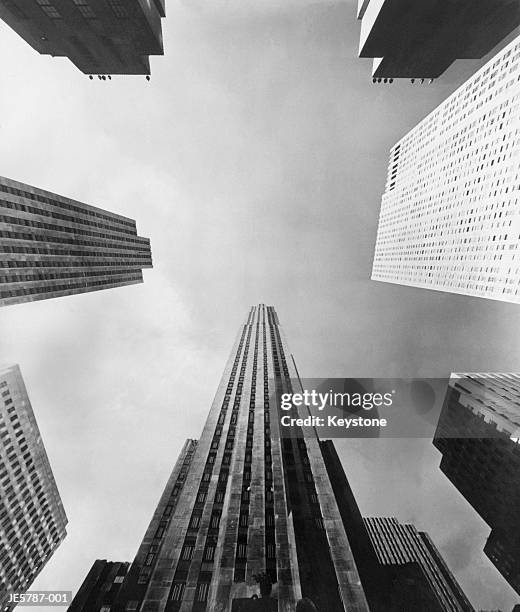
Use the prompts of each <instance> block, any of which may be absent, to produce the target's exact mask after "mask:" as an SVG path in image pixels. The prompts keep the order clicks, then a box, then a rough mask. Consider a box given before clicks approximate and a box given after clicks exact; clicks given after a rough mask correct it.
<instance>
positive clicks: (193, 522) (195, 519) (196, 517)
mask: <svg viewBox="0 0 520 612" xmlns="http://www.w3.org/2000/svg"><path fill="white" fill-rule="evenodd" d="M199 525H200V514H193V515H192V517H191V519H190V529H198V527H199Z"/></svg>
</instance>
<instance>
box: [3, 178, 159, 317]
mask: <svg viewBox="0 0 520 612" xmlns="http://www.w3.org/2000/svg"><path fill="white" fill-rule="evenodd" d="M151 267H152V256H151V251H150V241H149V240H148V238H141V237H140V236H138V235H137V230H136V224H135V221H133V220H132V219H127V218H126V217H122V216H121V215H116V214H114V213H110V212H107V211H105V210H101V209H100V208H95V207H93V206H89V205H87V204H82V203H81V202H76V201H75V200H71V199H69V198H65V197H63V196H59V195H56V194H54V193H50V192H48V191H43V190H42V189H37V188H36V187H31V186H29V185H25V184H24V183H19V182H17V181H12V180H10V179H6V178H3V177H0V306H8V305H10V304H19V303H22V302H33V301H35V300H43V299H47V298H53V297H60V296H65V295H72V294H76V293H85V292H87V291H97V290H100V289H110V288H112V287H121V286H123V285H131V284H135V283H142V282H143V274H142V268H151Z"/></svg>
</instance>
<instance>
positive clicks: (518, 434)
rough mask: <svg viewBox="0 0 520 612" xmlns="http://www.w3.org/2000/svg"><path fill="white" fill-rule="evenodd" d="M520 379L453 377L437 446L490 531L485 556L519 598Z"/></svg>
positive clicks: (449, 473) (446, 468) (509, 376)
mask: <svg viewBox="0 0 520 612" xmlns="http://www.w3.org/2000/svg"><path fill="white" fill-rule="evenodd" d="M519 442H520V375H519V374H454V375H452V377H451V379H450V383H449V385H448V390H447V393H446V397H445V400H444V405H443V408H442V412H441V416H440V418H439V423H438V425H437V430H436V432H435V438H434V441H433V444H434V445H435V447H436V448H437V449H439V450H440V452H441V453H442V460H441V464H440V468H441V470H442V472H443V473H444V474H445V475H446V476H447V477H448V478H449V479H450V481H451V482H452V483H453V484H454V485H455V487H456V488H457V489H458V490H459V492H460V493H461V494H462V495H463V496H464V497H465V499H466V500H467V501H468V502H469V503H470V504H471V505H472V506H473V508H474V509H475V510H476V511H477V512H478V514H479V515H480V516H481V517H482V519H483V520H484V521H485V522H486V523H487V524H488V525H489V527H490V528H491V533H490V535H489V538H488V540H487V542H486V545H485V547H484V552H485V553H486V555H487V556H488V557H489V559H491V561H492V562H493V564H494V565H495V566H496V568H497V569H498V570H499V572H500V573H501V574H502V575H503V576H504V578H505V579H506V580H507V582H508V583H509V584H510V585H511V587H512V588H513V589H514V590H515V591H516V592H517V593H519V594H520V443H519Z"/></svg>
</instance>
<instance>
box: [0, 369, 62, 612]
mask: <svg viewBox="0 0 520 612" xmlns="http://www.w3.org/2000/svg"><path fill="white" fill-rule="evenodd" d="M0 393H1V398H0V609H1V610H2V612H4V611H5V610H10V609H13V608H14V606H10V605H8V603H7V600H8V595H9V593H10V592H13V591H16V592H25V591H26V590H27V588H28V587H29V586H30V585H31V583H32V582H33V581H34V579H35V578H36V576H37V575H38V574H39V573H40V571H41V570H42V568H43V567H44V565H45V564H46V563H47V561H48V560H49V559H50V558H51V557H52V555H53V554H54V551H55V550H56V548H57V547H58V546H59V545H60V543H61V542H62V541H63V538H64V537H65V535H66V531H65V526H66V524H67V517H66V516H65V511H64V509H63V505H62V503H61V499H60V495H59V493H58V489H57V487H56V483H55V481H54V477H53V474H52V470H51V467H50V464H49V460H48V458H47V454H46V452H45V448H44V446H43V442H42V439H41V435H40V432H39V430H38V425H37V423H36V419H35V418H34V413H33V411H32V408H31V403H30V401H29V397H28V395H27V391H26V389H25V385H24V382H23V379H22V375H21V373H20V369H19V367H18V366H11V367H8V368H3V369H1V370H0Z"/></svg>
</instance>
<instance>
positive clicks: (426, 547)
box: [365, 517, 474, 612]
mask: <svg viewBox="0 0 520 612" xmlns="http://www.w3.org/2000/svg"><path fill="white" fill-rule="evenodd" d="M365 524H366V526H367V529H368V533H369V535H370V539H371V541H372V544H373V546H374V549H375V551H376V554H377V557H378V559H379V562H380V563H381V565H383V566H403V565H409V564H418V565H419V567H420V569H421V570H422V572H423V574H424V576H425V578H426V581H427V583H428V585H429V588H430V590H431V592H432V593H433V595H434V597H435V600H436V601H435V600H434V601H433V602H431V603H430V602H427V603H425V604H424V605H423V606H422V607H421V608H420V609H421V610H424V612H426V611H428V612H429V611H430V610H435V609H438V610H442V611H443V612H474V608H473V606H472V605H471V604H470V602H469V601H468V599H467V597H466V596H465V594H464V592H463V591H462V589H461V588H460V586H459V584H458V582H457V581H456V580H455V577H454V576H453V574H452V573H451V571H450V570H449V569H448V566H447V565H446V563H445V561H444V559H443V558H442V556H441V554H440V553H439V551H438V550H437V548H436V546H435V545H434V543H433V542H432V540H431V538H430V537H429V536H428V534H427V533H425V532H421V531H417V529H416V528H415V526H414V525H409V524H407V525H403V524H401V523H399V521H397V519H395V518H386V517H370V518H365ZM433 606H435V607H433Z"/></svg>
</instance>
